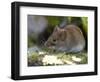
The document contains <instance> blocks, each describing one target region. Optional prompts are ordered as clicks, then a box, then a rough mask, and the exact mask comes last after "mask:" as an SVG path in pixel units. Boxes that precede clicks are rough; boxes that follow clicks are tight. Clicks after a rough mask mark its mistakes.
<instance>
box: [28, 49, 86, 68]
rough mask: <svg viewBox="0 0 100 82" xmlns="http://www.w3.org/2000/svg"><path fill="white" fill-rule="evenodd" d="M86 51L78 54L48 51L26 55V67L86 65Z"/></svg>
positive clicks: (37, 51) (43, 50)
mask: <svg viewBox="0 0 100 82" xmlns="http://www.w3.org/2000/svg"><path fill="white" fill-rule="evenodd" d="M87 63H88V56H87V52H86V51H82V52H78V53H66V52H57V51H53V50H48V49H42V50H39V49H38V50H36V51H33V52H31V53H30V52H29V53H28V66H54V65H79V64H87Z"/></svg>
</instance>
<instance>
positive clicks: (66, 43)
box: [45, 25, 85, 52]
mask: <svg viewBox="0 0 100 82" xmlns="http://www.w3.org/2000/svg"><path fill="white" fill-rule="evenodd" d="M45 45H46V46H47V47H51V48H54V49H56V50H59V51H66V52H79V51H82V50H83V49H84V47H85V39H84V36H83V33H82V31H81V29H80V28H79V27H77V26H75V25H67V26H66V27H64V28H62V29H61V28H59V27H57V28H55V29H54V31H53V33H52V35H51V36H50V37H49V38H48V40H47V41H46V43H45Z"/></svg>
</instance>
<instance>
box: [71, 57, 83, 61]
mask: <svg viewBox="0 0 100 82" xmlns="http://www.w3.org/2000/svg"><path fill="white" fill-rule="evenodd" d="M72 60H73V61H75V62H81V60H82V59H81V58H78V57H76V56H72Z"/></svg>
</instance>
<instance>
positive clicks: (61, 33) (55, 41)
mask: <svg viewBox="0 0 100 82" xmlns="http://www.w3.org/2000/svg"><path fill="white" fill-rule="evenodd" d="M65 32H66V31H65V29H61V28H59V27H58V26H56V27H55V29H54V31H53V33H52V34H51V36H50V37H49V38H48V40H47V41H46V42H45V44H44V45H45V46H46V47H49V48H54V49H55V47H56V46H57V45H59V42H61V41H64V40H65V35H66V34H65Z"/></svg>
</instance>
